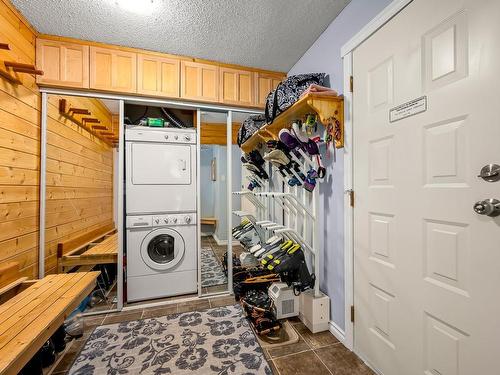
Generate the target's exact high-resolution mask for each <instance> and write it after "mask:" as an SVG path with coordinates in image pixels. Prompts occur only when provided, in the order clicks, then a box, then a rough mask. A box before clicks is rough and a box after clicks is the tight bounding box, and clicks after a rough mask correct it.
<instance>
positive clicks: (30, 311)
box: [0, 273, 83, 351]
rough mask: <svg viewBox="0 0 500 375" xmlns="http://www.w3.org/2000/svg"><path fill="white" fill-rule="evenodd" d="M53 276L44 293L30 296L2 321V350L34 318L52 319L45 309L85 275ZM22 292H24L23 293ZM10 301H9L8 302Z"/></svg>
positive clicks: (0, 346)
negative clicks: (21, 305) (20, 306)
mask: <svg viewBox="0 0 500 375" xmlns="http://www.w3.org/2000/svg"><path fill="white" fill-rule="evenodd" d="M64 276H69V277H58V278H53V280H54V282H53V283H49V284H45V286H46V288H45V289H44V290H43V292H42V293H40V294H39V295H37V296H36V297H34V298H30V299H29V301H28V303H27V304H26V305H24V306H23V307H22V308H20V309H15V310H14V311H13V310H12V309H11V310H10V311H9V310H8V312H13V314H11V316H10V317H9V318H7V319H6V320H4V321H3V322H2V323H0V351H1V350H2V348H3V347H4V346H5V345H6V344H7V343H8V342H9V341H10V340H11V339H12V337H14V336H15V335H16V334H17V333H18V332H20V331H22V330H23V329H24V328H25V327H26V326H28V325H29V324H30V323H31V322H32V321H33V320H34V319H37V318H38V319H50V318H51V317H44V314H45V310H46V309H47V308H48V307H49V306H50V305H52V304H53V303H54V302H56V301H57V299H58V298H60V297H61V296H62V295H64V293H66V292H68V291H69V290H71V288H72V287H75V286H77V284H78V282H79V281H80V280H81V279H82V277H83V275H82V274H78V273H72V274H66V275H64ZM21 294H22V293H21ZM7 303H8V302H7Z"/></svg>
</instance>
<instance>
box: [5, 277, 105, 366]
mask: <svg viewBox="0 0 500 375" xmlns="http://www.w3.org/2000/svg"><path fill="white" fill-rule="evenodd" d="M70 275H77V276H76V277H75V276H73V277H68V276H70ZM98 275H99V272H82V273H78V274H64V275H52V276H54V277H55V278H56V279H61V280H62V283H63V284H62V285H63V287H60V288H59V287H58V285H60V284H59V282H56V283H53V284H52V289H51V291H52V295H51V296H48V297H47V298H46V299H45V301H46V303H42V304H38V308H37V309H35V310H32V311H31V313H30V314H27V315H25V316H24V317H23V318H22V319H21V320H22V323H21V324H15V325H14V326H15V327H14V328H15V329H14V330H9V339H8V340H6V342H5V343H2V345H1V348H0V374H2V375H4V374H17V372H18V371H19V370H20V369H21V368H22V367H23V366H24V364H25V363H27V362H28V360H29V359H30V358H31V357H32V356H33V355H34V354H35V353H36V352H37V351H38V349H39V348H40V347H41V346H42V345H43V343H44V342H45V341H46V340H47V339H48V338H49V337H50V336H51V335H52V334H53V333H54V332H55V330H56V329H57V328H58V327H59V326H60V325H61V324H62V323H63V322H64V319H65V318H66V317H67V316H68V315H69V314H70V313H71V312H72V311H73V310H74V309H75V308H76V307H77V306H78V304H79V303H80V302H81V300H82V299H83V298H84V297H85V296H87V295H88V294H89V293H90V292H91V291H92V289H93V288H94V286H95V282H96V278H97V276H98ZM54 277H53V278H54ZM43 281H44V280H40V281H39V283H42V282H43ZM58 281H59V280H58ZM35 286H36V284H35V285H33V286H31V287H29V288H28V289H27V290H25V291H24V292H21V293H20V295H25V296H26V295H28V293H25V292H28V291H29V289H31V288H34V287H35ZM55 288H57V289H55ZM7 302H8V301H7ZM0 338H1V339H2V340H4V335H2V336H0Z"/></svg>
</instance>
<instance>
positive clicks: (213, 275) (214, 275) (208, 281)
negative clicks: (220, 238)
mask: <svg viewBox="0 0 500 375" xmlns="http://www.w3.org/2000/svg"><path fill="white" fill-rule="evenodd" d="M223 284H227V277H226V275H225V274H224V270H223V269H222V266H221V265H220V263H219V261H218V260H217V258H216V256H215V254H214V251H213V250H212V249H211V248H209V247H203V248H202V249H201V286H202V287H209V286H214V285H223Z"/></svg>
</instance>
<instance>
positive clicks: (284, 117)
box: [241, 93, 344, 153]
mask: <svg viewBox="0 0 500 375" xmlns="http://www.w3.org/2000/svg"><path fill="white" fill-rule="evenodd" d="M310 113H316V114H317V115H318V120H319V121H318V122H320V123H321V124H323V125H326V124H329V123H330V122H332V121H334V118H336V119H337V120H338V121H339V123H340V128H341V137H340V138H341V140H340V141H335V147H336V148H342V147H344V97H343V96H328V95H322V94H320V93H309V94H307V95H306V96H304V97H303V98H301V99H300V100H299V101H297V102H296V103H295V104H294V105H292V106H291V107H290V108H288V109H287V110H286V111H285V112H283V113H281V114H280V115H279V116H278V117H276V119H275V120H274V121H273V122H272V123H271V124H266V125H264V126H263V127H262V128H260V129H259V130H258V131H257V132H255V134H253V135H252V136H251V137H250V138H249V139H247V140H246V142H245V143H243V144H242V145H241V149H242V150H243V151H244V152H247V153H248V152H250V151H252V150H254V149H255V148H257V147H258V145H259V144H260V143H263V142H266V141H268V140H271V139H278V133H279V131H280V130H281V129H284V128H290V127H291V125H292V122H293V121H294V120H297V119H302V118H304V117H305V116H306V115H307V114H310Z"/></svg>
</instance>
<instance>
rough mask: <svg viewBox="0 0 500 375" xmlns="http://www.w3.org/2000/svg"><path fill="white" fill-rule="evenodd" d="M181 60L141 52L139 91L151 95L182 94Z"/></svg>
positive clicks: (177, 95) (172, 95)
mask: <svg viewBox="0 0 500 375" xmlns="http://www.w3.org/2000/svg"><path fill="white" fill-rule="evenodd" d="M179 83H180V60H177V59H174V58H164V57H159V56H153V55H147V54H143V53H139V54H138V55H137V93H139V94H144V95H151V96H166V97H170V98H178V97H179V96H180V90H179Z"/></svg>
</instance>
